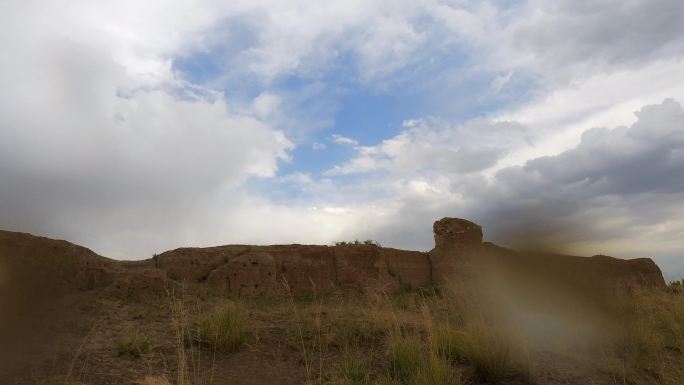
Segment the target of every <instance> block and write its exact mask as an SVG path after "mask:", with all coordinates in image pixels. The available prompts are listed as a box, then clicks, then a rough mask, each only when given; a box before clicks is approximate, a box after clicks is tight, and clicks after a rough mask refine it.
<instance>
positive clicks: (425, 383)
mask: <svg viewBox="0 0 684 385" xmlns="http://www.w3.org/2000/svg"><path fill="white" fill-rule="evenodd" d="M410 384H411V385H458V384H461V378H460V376H457V375H456V373H454V369H453V368H452V367H451V366H450V365H449V363H448V362H447V361H445V360H443V359H440V358H437V357H433V358H432V359H430V360H428V362H426V363H425V364H424V365H422V366H420V368H418V371H417V372H416V374H415V376H414V377H413V378H412V379H411V382H410Z"/></svg>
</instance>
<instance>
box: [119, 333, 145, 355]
mask: <svg viewBox="0 0 684 385" xmlns="http://www.w3.org/2000/svg"><path fill="white" fill-rule="evenodd" d="M151 349H152V343H151V342H150V339H149V338H147V337H145V336H136V337H133V338H130V339H127V340H123V341H119V342H117V343H116V354H117V355H118V356H123V355H124V354H130V355H131V356H133V357H135V358H138V357H140V356H142V355H143V354H145V353H149V352H150V350H151Z"/></svg>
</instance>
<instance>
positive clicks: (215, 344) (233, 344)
mask: <svg viewBox="0 0 684 385" xmlns="http://www.w3.org/2000/svg"><path fill="white" fill-rule="evenodd" d="M245 323H246V321H245V315H244V311H243V309H242V307H240V306H239V305H238V304H236V303H234V302H230V303H228V304H226V305H224V306H222V307H221V308H219V309H218V310H216V311H215V312H213V313H211V314H208V315H206V316H204V317H203V318H202V319H200V321H199V322H198V325H197V329H198V330H197V336H198V339H199V342H200V343H201V344H203V345H206V346H209V347H211V348H214V349H216V350H221V351H237V350H238V349H240V346H242V344H243V343H244V341H245V337H246V331H245V330H246V328H245Z"/></svg>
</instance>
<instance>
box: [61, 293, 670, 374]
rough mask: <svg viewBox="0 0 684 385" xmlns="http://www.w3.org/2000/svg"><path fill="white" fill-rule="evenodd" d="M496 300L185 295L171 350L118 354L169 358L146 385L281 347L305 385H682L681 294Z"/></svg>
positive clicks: (125, 349)
mask: <svg viewBox="0 0 684 385" xmlns="http://www.w3.org/2000/svg"><path fill="white" fill-rule="evenodd" d="M498 294H501V293H497V295H492V294H491V293H485V292H482V291H467V290H456V289H442V290H436V289H434V288H428V289H421V290H410V289H406V288H405V289H404V290H400V291H399V292H395V293H394V294H387V293H383V292H382V291H380V290H379V291H378V292H376V293H356V294H354V295H350V294H349V293H345V294H341V293H338V294H326V295H316V294H315V293H314V294H306V295H298V294H296V293H287V294H285V295H284V296H276V297H269V298H249V299H247V298H243V299H240V298H216V297H211V296H209V297H207V296H206V295H196V294H192V293H185V294H183V295H178V294H177V293H176V295H174V294H170V297H169V298H170V301H169V303H170V305H169V306H168V307H169V308H170V309H171V311H170V313H169V314H170V319H169V323H168V324H167V326H171V329H172V330H174V334H175V336H176V340H175V343H174V344H173V346H174V348H173V350H172V351H171V352H169V351H164V348H163V347H162V345H163V343H162V342H163V341H155V340H151V339H150V338H149V337H148V336H147V334H145V335H144V337H141V335H142V334H140V335H134V336H131V337H128V338H126V336H122V338H119V339H118V340H117V341H116V342H113V343H112V350H114V351H115V354H116V355H118V356H120V358H119V359H128V360H133V361H132V362H135V360H142V361H144V360H148V361H149V362H152V361H153V360H152V359H151V358H150V357H152V356H154V355H155V354H160V355H162V354H164V355H165V357H169V353H170V354H171V356H173V357H174V359H173V360H172V361H173V362H170V363H169V362H166V363H165V364H164V365H165V367H164V368H160V367H159V366H155V365H153V364H146V367H147V373H148V374H147V375H146V376H144V377H143V378H140V379H137V380H136V381H137V382H138V383H140V384H147V385H204V384H220V383H224V382H223V381H221V380H220V379H219V378H220V375H224V374H225V373H229V374H231V373H232V374H231V375H234V376H237V375H238V374H239V373H237V371H239V370H242V369H231V368H232V367H222V366H221V365H232V364H230V362H232V361H230V357H231V356H235V355H239V356H240V357H242V358H241V359H244V358H245V357H254V359H255V360H256V361H257V362H259V360H261V359H265V358H263V357H267V356H272V355H274V354H278V353H277V352H278V351H281V350H285V351H286V353H285V354H284V356H286V357H285V358H283V360H284V361H287V362H288V364H287V365H285V364H284V366H283V368H284V369H283V371H282V372H280V373H282V375H288V376H289V377H288V378H293V379H294V380H291V381H292V382H290V383H305V384H307V385H309V384H310V385H314V384H317V385H325V384H328V385H355V384H357V385H361V384H364V385H373V384H377V385H461V384H472V385H477V384H546V383H564V384H634V385H641V384H644V385H645V384H663V385H682V384H684V353H683V352H684V293H683V292H682V290H681V287H680V286H678V285H673V286H671V287H670V288H669V289H667V290H651V291H641V292H632V293H630V294H624V295H616V296H614V297H611V298H610V300H604V299H596V298H591V299H587V300H586V301H585V300H583V301H584V302H581V304H580V305H578V304H576V303H575V304H573V303H571V302H564V303H554V301H553V300H550V301H546V302H544V301H537V302H534V303H527V302H525V301H522V302H521V301H520V298H515V296H514V295H512V294H511V292H509V291H506V292H504V294H505V295H504V296H501V295H498ZM525 300H527V299H525ZM142 328H143V329H144V326H143V327H142ZM143 331H144V330H143ZM290 356H294V357H290ZM260 357H261V358H260ZM288 360H289V361H288ZM148 361H146V362H148ZM256 370H257V372H258V368H257V369H256ZM217 373H218V374H217ZM217 376H218V377H217ZM297 379H298V380H297ZM226 382H227V381H226ZM232 382H233V383H241V382H240V381H239V380H238V381H232ZM68 383H74V382H68ZM250 383H254V381H252V382H250ZM279 383H288V382H287V381H279Z"/></svg>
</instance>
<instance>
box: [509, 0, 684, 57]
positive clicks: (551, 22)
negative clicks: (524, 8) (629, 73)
mask: <svg viewBox="0 0 684 385" xmlns="http://www.w3.org/2000/svg"><path fill="white" fill-rule="evenodd" d="M531 8H532V9H531V12H530V15H529V17H528V18H526V19H525V20H523V21H521V22H519V23H518V24H516V25H515V28H513V30H512V36H513V40H514V42H515V43H514V45H515V46H517V47H519V48H520V49H522V50H523V51H529V52H533V53H534V54H535V55H538V56H539V57H540V59H543V60H541V62H542V63H545V64H544V65H548V66H549V67H555V66H560V67H565V66H568V65H574V64H578V63H593V64H600V65H630V64H640V63H643V62H645V61H648V60H651V59H654V58H663V57H672V56H680V55H681V52H682V49H683V48H684V39H683V38H682V37H683V36H684V23H682V19H684V2H681V1H678V0H653V1H607V0H600V1H593V0H590V1H584V0H582V1H574V0H562V1H551V2H544V1H542V2H533V3H531ZM611 68H613V69H614V68H615V67H611Z"/></svg>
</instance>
